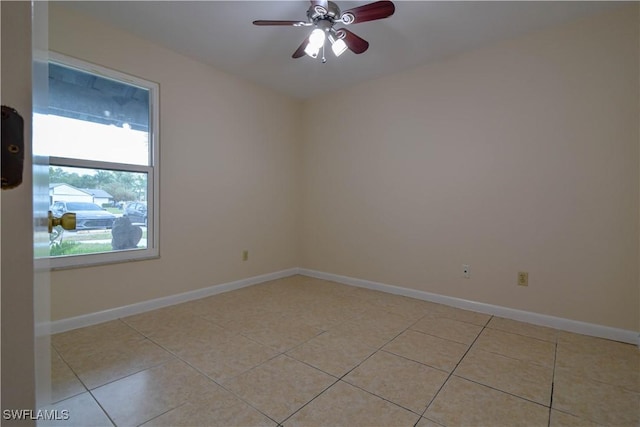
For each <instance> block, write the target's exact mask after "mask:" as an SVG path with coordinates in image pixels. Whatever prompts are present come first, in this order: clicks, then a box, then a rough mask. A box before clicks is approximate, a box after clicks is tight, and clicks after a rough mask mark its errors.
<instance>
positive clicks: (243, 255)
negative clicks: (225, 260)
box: [242, 250, 249, 261]
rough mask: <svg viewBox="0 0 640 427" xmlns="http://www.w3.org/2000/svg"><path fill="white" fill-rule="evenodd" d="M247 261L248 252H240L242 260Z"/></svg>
mask: <svg viewBox="0 0 640 427" xmlns="http://www.w3.org/2000/svg"><path fill="white" fill-rule="evenodd" d="M248 259H249V251H247V250H244V251H242V260H243V261H247V260H248Z"/></svg>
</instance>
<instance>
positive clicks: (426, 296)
mask: <svg viewBox="0 0 640 427" xmlns="http://www.w3.org/2000/svg"><path fill="white" fill-rule="evenodd" d="M296 274H301V275H303V276H308V277H315V278H317V279H323V280H330V281H332V282H336V283H342V284H345V285H351V286H357V287H360V288H366V289H372V290H376V291H381V292H386V293H390V294H395V295H402V296H406V297H410V298H416V299H420V300H423V301H431V302H435V303H440V304H445V305H448V306H451V307H457V308H462V309H465V310H473V311H477V312H480V313H485V314H491V315H494V316H500V317H504V318H507V319H513V320H519V321H521V322H527V323H531V324H534V325H540V326H547V327H550V328H554V329H560V330H563V331H568V332H575V333H578V334H583V335H590V336H594V337H600V338H606V339H610V340H614V341H621V342H626V343H630V344H635V345H637V346H638V347H640V334H638V332H637V331H630V330H626V329H619V328H612V327H610V326H603V325H597V324H594V323H587V322H581V321H578V320H571V319H565V318H562V317H555V316H549V315H546V314H539V313H533V312H530V311H524V310H516V309H513V308H508V307H502V306H498V305H492V304H485V303H481V302H476V301H470V300H465V299H462V298H455V297H449V296H446V295H439V294H434V293H431V292H425V291H419V290H416V289H409V288H403V287H400V286H394V285H387V284H385V283H379V282H373V281H370V280H364V279H356V278H353V277H347V276H340V275H338V274H332V273H325V272H322V271H316V270H310V269H307V268H290V269H287V270H281V271H276V272H274V273H267V274H262V275H260V276H253V277H248V278H246V279H240V280H236V281H233V282H228V283H222V284H219V285H214V286H210V287H207V288H203V289H196V290H194V291H189V292H184V293H181V294H176V295H170V296H167V297H162V298H156V299H152V300H149V301H143V302H139V303H136V304H131V305H126V306H123V307H117V308H112V309H109V310H104V311H99V312H97V313H89V314H84V315H82V316H76V317H70V318H67V319H61V320H56V321H52V322H50V323H47V324H40V325H38V326H37V327H36V329H39V330H40V329H41V331H40V332H41V333H44V331H46V333H47V334H48V333H51V334H56V333H60V332H65V331H69V330H71V329H77V328H82V327H85V326H91V325H95V324H97V323H102V322H107V321H109V320H115V319H118V318H121V317H126V316H132V315H134V314H140V313H144V312H146V311H150V310H155V309H158V308H162V307H167V306H170V305H174V304H180V303H183V302H187V301H192V300H196V299H199V298H204V297H208V296H211V295H216V294H220V293H223V292H229V291H233V290H236V289H241V288H245V287H247V286H253V285H257V284H260V283H264V282H268V281H270V280H277V279H282V278H284V277H289V276H294V275H296ZM36 333H38V331H36Z"/></svg>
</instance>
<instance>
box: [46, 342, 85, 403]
mask: <svg viewBox="0 0 640 427" xmlns="http://www.w3.org/2000/svg"><path fill="white" fill-rule="evenodd" d="M54 350H55V352H56V353H57V354H58V356H59V357H60V359H61V360H62V361H63V362H64V364H65V365H67V368H69V370H70V371H71V373H72V374H73V375H74V376H75V377H76V379H77V380H78V381H79V382H80V384H81V385H82V387H84V390H85V392H90V391H91V389H90V388H89V387H87V385H86V384H85V382H84V381H82V379H81V378H80V376H79V375H78V373H77V372H76V370H75V369H73V368H72V367H71V364H70V363H69V362H67V360H66V359H65V358H64V357H63V356H62V354H60V352H59V351H58V350H56V349H54ZM83 393H84V392H83ZM79 394H81V393H79ZM76 396H77V395H76ZM62 400H66V399H62ZM62 400H61V401H62Z"/></svg>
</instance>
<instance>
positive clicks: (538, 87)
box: [301, 4, 640, 330]
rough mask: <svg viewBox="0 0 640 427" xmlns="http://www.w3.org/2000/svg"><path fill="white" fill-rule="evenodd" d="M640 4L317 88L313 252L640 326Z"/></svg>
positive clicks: (488, 296) (310, 215)
mask: <svg viewBox="0 0 640 427" xmlns="http://www.w3.org/2000/svg"><path fill="white" fill-rule="evenodd" d="M637 7H638V5H637V4H633V5H630V6H625V8H624V9H619V10H617V11H614V12H609V13H607V14H605V15H600V16H598V17H594V18H591V19H586V20H583V21H580V22H577V23H573V24H571V25H565V26H562V27H559V28H556V29H550V30H547V31H544V32H540V33H537V34H533V35H530V36H527V37H525V38H519V39H516V40H510V41H505V42H502V43H499V44H496V45H492V46H490V47H486V48H482V49H479V50H476V51H472V52H468V53H465V54H462V55H459V56H456V57H451V58H448V59H446V60H443V61H441V62H439V63H437V64H433V65H429V66H424V67H421V68H416V69H413V70H411V71H408V72H404V73H400V74H396V75H393V76H390V77H385V78H381V79H378V80H375V81H370V82H367V83H363V84H361V85H359V86H357V87H354V88H352V89H350V90H346V91H341V92H339V93H337V94H334V95H331V96H326V97H324V98H319V99H314V100H312V101H309V102H308V103H307V104H306V108H305V114H306V118H305V120H304V123H306V124H307V125H308V126H309V128H308V129H307V130H306V132H305V135H308V138H307V139H306V140H305V141H304V149H303V167H304V171H305V173H304V178H305V183H304V185H305V187H304V188H305V191H304V193H303V211H302V218H303V235H302V243H303V248H302V252H303V255H302V264H301V266H302V267H306V268H311V269H316V270H321V271H324V272H330V273H335V274H341V275H346V276H352V277H357V278H362V279H368V280H373V281H379V282H383V283H387V284H393V285H398V286H404V287H408V288H412V289H418V290H423V291H428V292H434V293H437V294H442V295H448V296H453V297H460V298H464V299H469V300H474V301H479V302H484V303H490V304H496V305H500V306H506V307H511V308H515V309H522V310H527V311H532V312H537V313H542V314H548V315H554V316H559V317H563V318H569V319H575V320H580V321H586V322H592V323H596V324H601V325H607V326H612V327H617V328H624V329H630V330H639V329H640V319H639V307H638V301H639V300H640V295H639V284H638V277H639V276H638V274H639V272H638V235H639V229H638V217H639V213H638V195H639V185H638V183H639V174H638V169H639V164H638V158H639V157H638V156H639V153H638V145H639V144H638V138H639V127H638V120H639V106H638V99H639V98H638V93H639V85H638V77H639V72H638V51H639V49H638V27H639V25H638V11H637ZM311 118H313V120H311ZM328 125H330V126H331V129H332V132H331V137H329V138H325V136H326V134H327V133H326V131H325V130H326V126H328ZM462 264H470V265H471V278H470V279H464V278H463V277H462V272H461V268H462ZM518 271H528V272H529V282H530V283H529V286H528V287H526V288H525V287H520V286H517V285H516V279H517V272H518Z"/></svg>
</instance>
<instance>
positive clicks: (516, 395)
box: [452, 374, 551, 409]
mask: <svg viewBox="0 0 640 427" xmlns="http://www.w3.org/2000/svg"><path fill="white" fill-rule="evenodd" d="M452 376H453V377H456V378H459V379H461V380H465V381H469V382H472V383H474V384H478V385H481V386H484V387H487V388H490V389H492V390H495V391H499V392H500V393H504V394H508V395H510V396H512V397H516V398H518V399H520V400H526V401H527V402H530V403H535V404H536V405H539V406H542V407H543V408H547V409H551V396H549V405H545V404H544V403H540V402H536V401H535V400H531V399H530V398H528V397H524V396H520V395H518V394H515V393H514V392H511V391H507V390H502V389H500V388H498V387H496V386H492V385H489V384H485V383H483V382H480V381H478V380H473V379H470V378H466V377H463V376H461V375H458V374H452Z"/></svg>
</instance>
